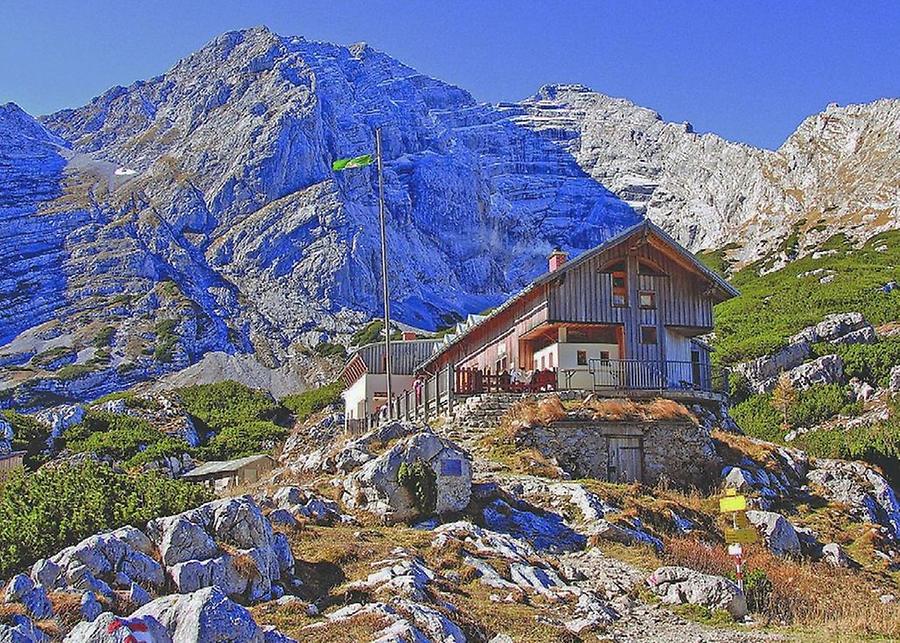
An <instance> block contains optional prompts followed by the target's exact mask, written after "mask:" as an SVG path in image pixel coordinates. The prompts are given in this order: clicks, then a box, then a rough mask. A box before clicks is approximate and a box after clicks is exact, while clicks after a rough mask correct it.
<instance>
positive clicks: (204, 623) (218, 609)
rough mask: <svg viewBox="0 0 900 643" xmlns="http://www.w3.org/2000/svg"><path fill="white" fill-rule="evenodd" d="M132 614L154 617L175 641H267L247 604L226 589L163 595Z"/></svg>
mask: <svg viewBox="0 0 900 643" xmlns="http://www.w3.org/2000/svg"><path fill="white" fill-rule="evenodd" d="M131 616H132V618H135V617H138V618H147V617H150V618H152V619H154V620H156V621H158V622H159V623H161V624H162V625H163V626H164V627H165V628H166V630H167V631H168V633H169V634H170V636H171V637H172V640H173V641H178V642H179V643H181V641H184V642H185V643H203V642H205V641H247V643H263V642H264V641H265V640H266V636H265V633H264V632H263V630H262V629H261V628H260V627H259V626H258V625H257V624H256V622H255V621H254V620H253V616H252V615H251V614H250V612H248V611H247V609H246V608H245V607H242V606H241V605H238V604H237V603H235V602H234V601H232V600H231V599H229V598H228V596H226V595H225V594H224V593H223V592H222V590H220V589H219V588H216V587H207V588H205V589H201V590H198V591H196V592H193V593H191V594H184V595H178V594H173V595H171V596H163V597H162V598H157V599H156V600H155V601H152V602H151V603H148V604H146V605H144V606H143V607H141V608H138V609H137V611H135V612H134V613H133V614H132V615H131Z"/></svg>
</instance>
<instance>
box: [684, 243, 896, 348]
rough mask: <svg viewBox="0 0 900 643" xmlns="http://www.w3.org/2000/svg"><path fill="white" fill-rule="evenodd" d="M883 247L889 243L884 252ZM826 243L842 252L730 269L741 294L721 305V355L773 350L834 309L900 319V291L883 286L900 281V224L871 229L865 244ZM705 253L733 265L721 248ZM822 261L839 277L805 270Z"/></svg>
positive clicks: (714, 261)
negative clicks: (827, 278) (770, 267)
mask: <svg viewBox="0 0 900 643" xmlns="http://www.w3.org/2000/svg"><path fill="white" fill-rule="evenodd" d="M877 247H886V249H885V250H884V251H882V252H879V251H877V250H875V248H877ZM823 248H824V249H825V250H829V249H833V250H836V251H837V252H836V254H832V255H828V256H824V257H820V258H818V259H813V257H812V256H811V255H810V256H806V257H803V258H801V259H798V260H796V261H794V262H792V263H790V264H788V265H787V266H785V267H784V268H782V269H780V270H777V271H774V272H771V273H769V274H766V275H760V274H759V270H760V269H762V268H764V267H765V266H766V265H767V264H768V260H763V261H760V262H758V263H756V264H752V265H750V266H746V267H744V268H743V269H741V270H739V271H737V272H736V273H734V274H733V275H731V276H730V279H729V281H730V282H731V283H732V284H733V285H734V286H735V287H737V288H738V290H740V291H741V295H740V296H739V297H736V298H734V299H732V300H730V301H726V302H724V303H722V304H719V305H718V306H717V307H716V311H715V313H716V340H715V342H714V344H715V348H716V358H717V359H718V360H719V361H721V362H722V363H726V364H727V363H733V362H736V361H740V360H744V359H749V358H752V357H758V356H760V355H765V354H766V353H770V352H771V351H773V350H776V349H778V348H780V347H782V346H784V345H786V343H787V339H788V338H789V337H790V336H791V335H793V334H794V333H796V332H797V331H799V330H801V329H802V328H804V327H805V326H809V325H811V324H815V323H817V322H819V321H821V320H822V318H823V317H824V316H825V315H827V314H830V313H840V312H848V311H857V312H861V313H862V314H863V315H865V316H866V319H868V320H869V321H870V322H871V323H872V324H875V325H878V324H882V323H885V322H888V321H894V320H897V319H900V291H897V290H895V291H894V292H892V293H890V294H886V293H883V292H881V291H880V288H881V286H883V285H884V284H885V283H887V282H889V281H896V282H900V231H898V230H894V231H890V232H885V233H882V234H879V235H877V236H875V237H872V238H871V239H869V241H868V242H866V244H865V245H864V246H863V247H862V248H859V249H852V248H851V247H850V246H848V245H847V244H846V242H845V241H844V239H843V238H842V237H840V236H836V237H833V238H832V239H831V240H829V241H828V242H827V243H826V244H825V245H824V246H823ZM701 259H703V260H704V261H705V262H706V263H707V264H708V265H710V266H712V267H714V268H717V269H720V270H721V269H722V268H723V267H725V265H726V264H725V263H724V262H723V260H722V256H721V253H706V254H703V255H701ZM818 269H822V270H823V271H834V279H833V280H832V281H831V282H830V283H825V284H823V283H820V282H819V280H820V279H821V278H822V277H823V276H824V275H825V274H828V273H826V272H822V273H818V274H815V275H807V276H803V277H800V276H799V275H802V274H803V273H807V272H810V271H813V270H818Z"/></svg>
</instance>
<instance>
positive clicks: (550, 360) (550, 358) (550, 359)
mask: <svg viewBox="0 0 900 643" xmlns="http://www.w3.org/2000/svg"><path fill="white" fill-rule="evenodd" d="M547 367H548V368H553V353H550V354H549V355H547Z"/></svg>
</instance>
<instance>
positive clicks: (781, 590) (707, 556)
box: [665, 537, 900, 638]
mask: <svg viewBox="0 0 900 643" xmlns="http://www.w3.org/2000/svg"><path fill="white" fill-rule="evenodd" d="M744 551H745V552H746V556H745V570H746V577H747V578H748V581H749V584H748V586H747V591H748V600H749V603H750V607H751V609H752V610H753V611H755V612H757V613H759V614H760V615H761V616H762V617H763V618H765V620H766V621H767V622H768V623H769V624H772V623H787V624H792V625H801V626H806V627H814V628H817V629H821V628H824V629H825V630H826V631H829V632H833V633H837V632H844V633H849V632H853V633H855V634H858V635H865V636H887V637H891V638H897V637H900V610H898V609H897V608H896V606H891V605H882V604H881V602H880V601H879V600H878V594H877V592H874V591H873V590H874V589H875V588H874V587H873V586H872V584H871V583H870V582H868V581H867V578H866V576H865V575H863V574H860V573H858V572H854V571H852V570H848V569H839V568H834V567H830V566H828V565H825V564H822V563H809V562H797V561H792V560H787V559H783V558H778V557H777V556H775V555H773V554H772V553H771V552H769V551H768V550H766V549H765V548H764V547H762V546H760V545H751V546H745V547H744ZM665 559H666V562H667V563H668V564H674V565H683V566H685V567H689V568H691V569H695V570H697V571H701V572H704V573H708V574H716V575H720V576H724V575H727V574H729V573H731V572H733V571H734V561H733V560H732V559H731V558H730V557H729V556H728V555H727V553H726V552H725V548H724V547H723V546H721V545H709V544H707V543H703V542H700V541H698V540H696V539H693V538H688V537H679V538H671V539H667V541H666V554H665ZM763 574H764V576H763ZM754 579H755V580H754Z"/></svg>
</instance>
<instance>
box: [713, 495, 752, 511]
mask: <svg viewBox="0 0 900 643" xmlns="http://www.w3.org/2000/svg"><path fill="white" fill-rule="evenodd" d="M745 509H747V497H746V496H735V495H732V494H729V495H727V496H725V497H724V498H719V511H721V512H722V513H723V514H726V513H730V512H732V511H744V510H745Z"/></svg>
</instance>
